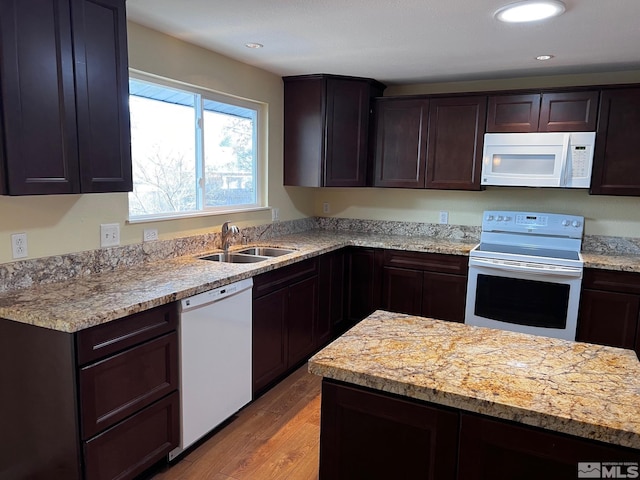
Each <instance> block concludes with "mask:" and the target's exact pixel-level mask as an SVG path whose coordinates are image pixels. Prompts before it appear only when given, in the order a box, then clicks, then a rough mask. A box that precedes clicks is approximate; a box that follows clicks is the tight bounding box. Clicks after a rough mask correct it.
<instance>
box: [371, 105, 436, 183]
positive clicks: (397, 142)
mask: <svg viewBox="0 0 640 480" xmlns="http://www.w3.org/2000/svg"><path fill="white" fill-rule="evenodd" d="M428 108H429V101H428V100H407V99H392V100H379V101H377V103H376V128H375V132H376V133H375V135H376V139H375V145H376V147H375V157H374V158H375V159H374V162H375V178H374V185H375V186H376V187H403V188H424V186H425V178H426V177H425V167H426V152H427V138H426V136H427V121H428Z"/></svg>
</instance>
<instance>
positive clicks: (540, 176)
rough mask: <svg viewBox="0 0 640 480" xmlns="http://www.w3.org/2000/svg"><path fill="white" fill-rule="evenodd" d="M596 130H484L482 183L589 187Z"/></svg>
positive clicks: (515, 185) (512, 185) (514, 185)
mask: <svg viewBox="0 0 640 480" xmlns="http://www.w3.org/2000/svg"><path fill="white" fill-rule="evenodd" d="M595 140H596V134H595V132H571V133H486V134H485V135H484V150H483V156H482V177H481V184H482V185H501V186H510V187H560V188H589V186H590V184H591V167H592V165H593V151H594V147H595Z"/></svg>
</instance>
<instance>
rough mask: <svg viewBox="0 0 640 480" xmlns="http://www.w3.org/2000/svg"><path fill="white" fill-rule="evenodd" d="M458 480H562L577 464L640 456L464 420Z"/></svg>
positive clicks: (463, 417) (563, 437)
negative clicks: (515, 479) (516, 479)
mask: <svg viewBox="0 0 640 480" xmlns="http://www.w3.org/2000/svg"><path fill="white" fill-rule="evenodd" d="M460 420H461V422H460V423H461V428H460V452H459V459H458V478H459V479H464V480H512V479H514V478H518V479H519V480H539V479H541V478H544V479H545V480H565V479H567V478H576V475H577V468H578V462H593V461H598V462H622V461H634V462H637V461H638V460H639V455H640V452H637V451H635V452H634V451H632V450H627V449H624V448H621V447H614V446H608V445H605V444H600V443H597V442H592V441H588V440H584V439H580V438H576V437H569V436H566V435H562V434H558V433H554V432H549V431H544V430H540V429H536V428H533V427H526V426H520V425H516V424H512V423H508V422H503V421H498V420H492V419H488V418H486V417H480V416H475V415H468V414H464V413H463V414H462V415H461V418H460Z"/></svg>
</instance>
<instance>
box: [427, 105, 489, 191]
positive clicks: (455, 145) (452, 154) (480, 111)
mask: <svg viewBox="0 0 640 480" xmlns="http://www.w3.org/2000/svg"><path fill="white" fill-rule="evenodd" d="M486 115H487V97H483V96H479V97H455V98H441V99H435V100H431V103H430V105H429V128H428V137H427V138H428V140H427V180H426V187H427V188H438V189H455V190H480V172H481V169H482V146H483V144H484V124H485V118H486Z"/></svg>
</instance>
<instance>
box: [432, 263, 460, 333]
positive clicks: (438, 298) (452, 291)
mask: <svg viewBox="0 0 640 480" xmlns="http://www.w3.org/2000/svg"><path fill="white" fill-rule="evenodd" d="M422 296H423V300H422V315H423V316H425V317H430V318H436V319H438V320H449V321H452V322H460V323H464V310H465V304H466V300H467V277H466V276H463V275H451V274H448V273H436V272H424V291H423V293H422Z"/></svg>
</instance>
